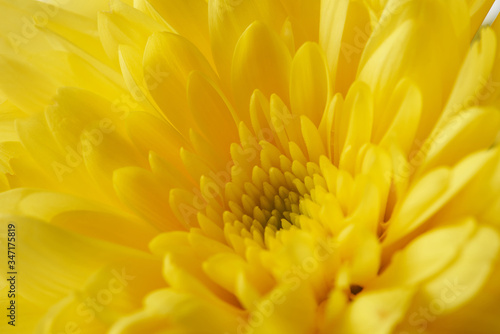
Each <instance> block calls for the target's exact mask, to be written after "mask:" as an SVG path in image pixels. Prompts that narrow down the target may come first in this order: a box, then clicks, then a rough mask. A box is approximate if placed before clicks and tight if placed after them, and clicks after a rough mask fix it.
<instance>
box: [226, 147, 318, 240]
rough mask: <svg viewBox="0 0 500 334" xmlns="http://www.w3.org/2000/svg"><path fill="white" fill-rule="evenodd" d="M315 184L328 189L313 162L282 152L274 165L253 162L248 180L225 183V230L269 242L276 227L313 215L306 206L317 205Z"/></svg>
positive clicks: (297, 223)
mask: <svg viewBox="0 0 500 334" xmlns="http://www.w3.org/2000/svg"><path fill="white" fill-rule="evenodd" d="M269 145H271V144H269ZM263 152H264V155H266V154H267V153H268V152H266V150H264V151H263ZM318 186H319V187H321V188H322V190H321V192H326V191H327V190H326V189H327V186H326V181H325V179H324V178H323V176H322V172H321V169H320V167H319V166H318V164H316V163H314V162H306V163H305V164H304V163H303V162H301V161H299V160H292V159H290V158H289V157H287V156H286V155H284V154H282V155H280V156H279V157H278V158H277V159H276V160H275V162H274V166H270V165H268V164H266V163H264V164H261V165H260V166H254V167H253V169H252V171H251V175H250V177H249V178H248V179H247V180H245V181H243V180H236V181H234V180H233V181H232V182H229V183H228V184H227V185H226V188H225V195H226V201H227V203H226V209H227V210H226V211H225V212H224V214H223V220H224V223H225V225H226V228H225V229H226V233H227V232H231V233H232V234H234V233H236V234H237V235H239V236H241V237H242V238H244V239H246V238H248V239H252V240H254V241H255V242H257V243H258V244H259V245H260V246H262V247H266V246H268V245H267V243H268V241H269V240H270V238H274V237H275V236H276V233H277V232H278V231H280V230H282V229H283V230H290V229H294V228H301V222H302V221H303V220H302V219H301V217H303V216H305V217H309V218H312V217H311V215H310V214H308V212H310V210H309V206H311V205H316V206H317V205H318V204H317V203H315V202H316V199H317V193H318V190H317V189H316V188H317V187H318Z"/></svg>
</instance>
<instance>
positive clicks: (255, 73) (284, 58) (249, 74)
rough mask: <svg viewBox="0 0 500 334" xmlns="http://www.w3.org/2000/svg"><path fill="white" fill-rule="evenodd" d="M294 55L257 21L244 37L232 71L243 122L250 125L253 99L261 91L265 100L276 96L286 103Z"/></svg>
mask: <svg viewBox="0 0 500 334" xmlns="http://www.w3.org/2000/svg"><path fill="white" fill-rule="evenodd" d="M291 61H292V59H291V56H290V53H289V52H288V49H287V47H286V45H285V43H284V42H283V41H281V40H280V39H279V37H278V35H277V34H276V33H275V32H273V31H271V30H270V29H269V28H268V27H266V26H265V25H264V24H263V23H260V22H254V23H252V24H251V25H250V26H249V27H248V28H247V30H245V32H244V33H243V34H242V35H241V37H240V39H239V41H238V43H237V45H236V48H235V50H234V57H233V63H232V70H231V72H232V73H231V82H232V88H233V94H234V98H235V103H236V108H237V111H238V115H239V116H240V118H241V120H242V121H244V122H245V123H246V124H250V119H249V117H248V116H247V115H248V109H249V105H250V97H251V96H252V93H253V92H254V90H255V89H259V90H261V91H262V93H264V95H265V96H266V97H270V96H271V94H273V93H274V94H277V95H278V96H279V97H280V98H281V99H283V100H284V101H285V103H287V101H288V87H289V76H290V64H291Z"/></svg>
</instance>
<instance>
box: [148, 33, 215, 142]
mask: <svg viewBox="0 0 500 334" xmlns="http://www.w3.org/2000/svg"><path fill="white" fill-rule="evenodd" d="M143 67H144V73H145V74H146V73H148V72H152V73H153V79H154V80H152V81H151V83H150V84H149V85H148V88H149V91H150V93H151V95H152V96H153V98H154V99H155V101H156V103H157V104H158V106H159V107H160V108H161V110H162V111H163V113H164V114H165V116H166V117H167V119H168V120H169V121H170V122H171V123H172V124H173V125H174V126H175V127H176V128H177V130H179V132H181V133H182V134H183V135H185V136H187V135H188V133H189V128H190V127H192V125H191V124H192V123H193V122H192V117H191V115H190V113H189V108H188V102H187V96H186V87H187V82H188V77H189V73H191V71H194V70H198V71H201V72H202V73H204V74H206V75H208V76H209V77H210V78H211V79H212V80H214V81H217V79H216V74H215V73H214V72H213V70H212V68H211V67H210V65H209V63H208V62H207V60H206V59H205V58H204V57H203V55H202V54H201V53H200V51H198V49H197V48H196V46H194V45H193V44H192V43H191V42H190V41H189V40H187V39H185V38H183V37H181V36H179V35H175V34H172V33H155V34H153V35H152V36H151V37H150V38H149V40H148V43H147V45H146V50H145V52H144V61H143Z"/></svg>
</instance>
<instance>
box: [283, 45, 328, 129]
mask: <svg viewBox="0 0 500 334" xmlns="http://www.w3.org/2000/svg"><path fill="white" fill-rule="evenodd" d="M329 91H330V89H329V77H328V67H327V64H326V58H325V56H324V55H323V51H322V50H321V49H320V48H319V46H318V45H317V44H315V43H311V42H309V43H306V44H304V45H303V46H302V47H301V48H300V49H299V50H298V51H297V54H296V55H295V57H294V58H293V62H292V68H291V74H290V104H291V108H292V112H293V113H294V114H298V115H305V116H307V117H309V119H310V120H311V121H313V123H314V124H315V125H316V126H317V125H319V122H320V121H321V117H322V115H323V112H324V110H325V107H326V103H327V100H328V95H329Z"/></svg>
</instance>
